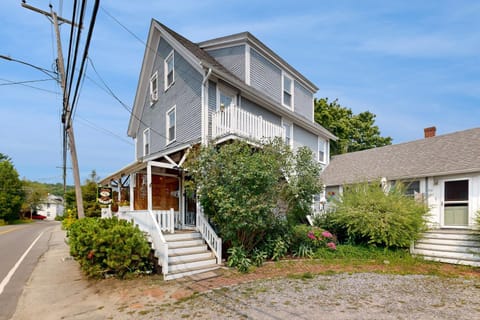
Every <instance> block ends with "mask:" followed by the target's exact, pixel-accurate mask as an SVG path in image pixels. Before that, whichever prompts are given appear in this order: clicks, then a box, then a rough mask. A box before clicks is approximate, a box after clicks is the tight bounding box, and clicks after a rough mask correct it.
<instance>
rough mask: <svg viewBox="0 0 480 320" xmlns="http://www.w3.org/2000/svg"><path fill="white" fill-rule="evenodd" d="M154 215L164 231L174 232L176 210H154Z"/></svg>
mask: <svg viewBox="0 0 480 320" xmlns="http://www.w3.org/2000/svg"><path fill="white" fill-rule="evenodd" d="M152 212H153V215H154V217H155V219H156V221H157V223H158V225H159V227H160V230H162V231H164V232H170V233H173V232H174V229H175V211H173V209H170V210H153V211H152Z"/></svg>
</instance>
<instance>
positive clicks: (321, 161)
mask: <svg viewBox="0 0 480 320" xmlns="http://www.w3.org/2000/svg"><path fill="white" fill-rule="evenodd" d="M320 141H323V146H324V148H323V160H320ZM328 149H329V148H328V141H327V140H325V139H322V138H321V137H318V141H317V160H318V162H320V163H322V164H327V159H328V156H329V155H328Z"/></svg>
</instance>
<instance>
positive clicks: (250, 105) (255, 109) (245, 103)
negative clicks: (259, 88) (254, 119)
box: [241, 97, 282, 125]
mask: <svg viewBox="0 0 480 320" xmlns="http://www.w3.org/2000/svg"><path fill="white" fill-rule="evenodd" d="M241 108H242V109H244V110H246V111H248V112H250V113H253V114H255V115H257V116H262V118H263V119H264V120H267V121H270V122H272V123H274V124H277V125H281V124H282V118H281V117H280V116H278V115H276V114H274V113H272V112H270V111H268V110H266V109H264V108H262V107H260V106H259V105H258V104H256V103H254V102H252V101H250V100H248V99H246V98H244V97H241Z"/></svg>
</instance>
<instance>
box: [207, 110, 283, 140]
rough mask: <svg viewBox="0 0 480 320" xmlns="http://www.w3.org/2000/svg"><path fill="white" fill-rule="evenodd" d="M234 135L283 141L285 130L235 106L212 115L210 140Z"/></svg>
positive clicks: (252, 138)
mask: <svg viewBox="0 0 480 320" xmlns="http://www.w3.org/2000/svg"><path fill="white" fill-rule="evenodd" d="M228 135H236V136H239V137H242V138H247V139H250V140H258V141H259V140H262V139H272V138H275V137H280V138H282V139H285V129H284V128H283V127H282V126H280V125H277V124H275V123H272V122H270V121H267V120H265V119H263V118H262V116H259V115H255V114H253V113H250V112H248V111H246V110H243V109H241V108H239V107H237V106H235V105H230V106H228V107H224V108H222V109H220V110H218V111H216V112H215V113H213V114H212V139H218V138H222V137H225V136H228Z"/></svg>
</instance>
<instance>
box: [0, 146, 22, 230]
mask: <svg viewBox="0 0 480 320" xmlns="http://www.w3.org/2000/svg"><path fill="white" fill-rule="evenodd" d="M24 197H25V193H24V191H23V184H22V181H21V180H20V178H19V176H18V172H17V170H16V169H15V167H14V165H13V163H12V161H11V159H10V157H8V156H7V155H4V154H2V153H0V219H2V220H6V221H10V220H15V219H18V218H19V213H20V209H21V207H22V203H23V199H24Z"/></svg>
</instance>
